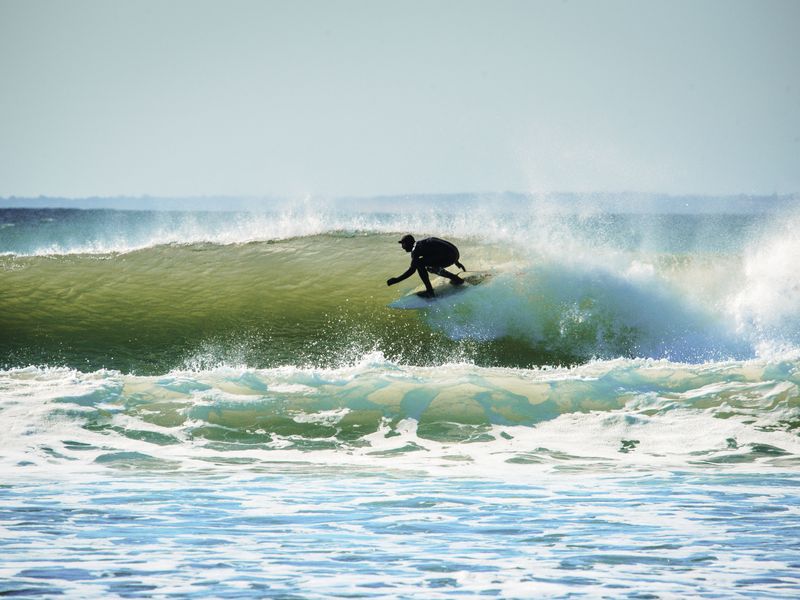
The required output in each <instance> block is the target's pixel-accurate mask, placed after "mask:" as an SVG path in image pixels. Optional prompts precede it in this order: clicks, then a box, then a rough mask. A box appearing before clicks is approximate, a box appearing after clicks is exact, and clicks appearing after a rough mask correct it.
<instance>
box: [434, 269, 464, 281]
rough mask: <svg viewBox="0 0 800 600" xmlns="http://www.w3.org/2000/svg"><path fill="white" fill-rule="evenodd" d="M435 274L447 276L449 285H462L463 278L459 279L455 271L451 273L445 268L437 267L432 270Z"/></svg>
mask: <svg viewBox="0 0 800 600" xmlns="http://www.w3.org/2000/svg"><path fill="white" fill-rule="evenodd" d="M434 273H436V274H437V275H441V276H442V277H447V278H448V279H449V280H450V285H463V284H464V280H463V279H461V277H459V276H458V275H456V274H455V273H451V272H450V271H446V270H445V269H443V268H441V267H439V268H438V269H437V270H436V271H434Z"/></svg>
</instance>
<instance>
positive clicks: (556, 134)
mask: <svg viewBox="0 0 800 600" xmlns="http://www.w3.org/2000/svg"><path fill="white" fill-rule="evenodd" d="M798 24H800V2H799V1H797V0H787V1H779V0H756V1H742V0H689V1H682V0H668V1H656V0H625V1H621V0H604V1H602V2H599V1H594V0H563V1H562V0H558V1H549V0H548V1H535V0H528V1H509V0H493V1H491V2H489V1H483V0H482V1H470V0H458V1H449V0H431V1H428V0H426V1H388V0H387V1H382V0H364V1H361V0H339V1H336V0H315V1H312V0H292V1H282V0H281V1H272V0H261V1H251V0H225V1H222V0H219V1H216V0H215V1H211V0H170V1H161V0H137V1H132V0H131V1H122V0H71V1H69V2H66V1H65V2H53V1H49V0H48V1H42V0H0V197H10V196H17V197H20V196H28V197H34V196H39V195H45V196H61V197H88V196H117V195H129V196H136V195H155V196H170V197H180V196H212V195H234V196H235V195H242V196H282V197H301V196H302V197H309V196H311V197H313V196H324V197H337V196H370V195H383V194H416V193H452V192H500V191H506V190H508V191H515V192H523V193H548V192H579V193H584V192H623V191H634V192H645V193H664V194H774V193H777V194H792V193H798V192H800V68H798V65H800V35H798V34H797V31H798Z"/></svg>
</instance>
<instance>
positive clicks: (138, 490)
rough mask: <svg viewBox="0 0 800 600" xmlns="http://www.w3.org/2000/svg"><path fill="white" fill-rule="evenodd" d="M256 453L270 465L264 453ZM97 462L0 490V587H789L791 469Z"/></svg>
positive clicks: (797, 575) (658, 592)
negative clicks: (158, 468) (453, 472)
mask: <svg viewBox="0 0 800 600" xmlns="http://www.w3.org/2000/svg"><path fill="white" fill-rule="evenodd" d="M265 470H266V466H265ZM269 470H271V471H272V472H271V473H263V474H256V473H250V474H249V475H244V476H243V475H241V474H240V475H233V476H231V477H226V476H224V475H220V474H214V475H206V476H203V475H193V476H175V477H164V476H157V475H149V476H148V475H144V476H130V475H125V474H120V475H118V476H109V475H104V476H100V477H98V478H96V479H92V480H89V479H86V480H82V481H58V480H56V481H19V482H15V483H13V484H12V485H6V486H4V487H3V489H2V491H1V492H0V515H1V517H2V519H1V520H0V523H2V541H0V550H1V551H2V554H3V557H4V559H3V562H2V566H0V581H2V583H0V591H1V592H2V593H3V594H4V595H34V594H35V595H40V594H44V595H55V594H60V593H64V594H68V595H70V596H71V597H101V596H107V595H115V596H120V597H143V596H163V597H209V596H214V597H294V596H295V595H296V596H297V597H332V596H340V597H351V596H354V595H355V596H369V597H389V598H391V597H419V598H438V597H452V596H454V595H455V596H471V595H473V594H477V593H490V594H497V595H501V596H504V597H522V596H560V597H566V596H581V595H587V596H594V597H609V598H616V597H638V598H641V597H679V596H684V597H685V596H695V597H717V598H730V597H740V596H741V597H759V598H765V597H771V598H787V597H790V596H794V595H797V594H798V593H800V559H798V556H800V476H798V475H797V474H794V473H775V474H772V475H769V476H765V475H760V474H738V475H737V474H725V473H702V472H699V473H691V472H682V473H670V474H666V473H649V474H645V475H641V474H639V475H627V476H615V475H608V476H596V475H587V474H560V475H554V474H544V473H541V472H538V473H537V472H531V473H530V474H527V475H526V474H524V473H520V478H519V479H520V480H519V481H517V482H515V483H510V482H507V481H493V480H491V479H485V478H481V479H470V478H467V479H460V478H435V477H429V476H414V475H408V474H401V473H397V474H394V475H388V476H387V475H386V474H377V473H365V472H361V473H348V472H340V473H336V474H332V473H325V472H314V470H313V469H312V470H310V469H308V468H307V467H306V468H304V467H302V466H299V465H295V466H292V465H283V466H281V465H273V466H271V467H270V468H269Z"/></svg>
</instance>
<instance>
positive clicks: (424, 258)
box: [389, 237, 465, 296]
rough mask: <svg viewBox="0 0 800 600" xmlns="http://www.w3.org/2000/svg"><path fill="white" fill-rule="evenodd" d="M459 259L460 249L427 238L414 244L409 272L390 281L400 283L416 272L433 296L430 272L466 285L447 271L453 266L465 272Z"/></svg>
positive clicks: (445, 241)
mask: <svg viewBox="0 0 800 600" xmlns="http://www.w3.org/2000/svg"><path fill="white" fill-rule="evenodd" d="M459 258H460V255H459V253H458V248H456V247H455V246H454V245H453V244H451V243H450V242H448V241H447V240H440V239H439V238H435V237H429V238H425V239H424V240H419V241H418V242H416V243H415V244H414V248H413V249H412V250H411V266H410V267H408V270H407V271H406V272H405V273H403V274H402V275H400V276H399V277H396V278H394V279H393V280H392V279H390V280H389V281H391V282H392V283H398V282H400V281H403V280H404V279H407V278H408V277H411V275H412V274H413V273H414V271H416V272H417V273H419V277H420V279H422V283H424V284H425V289H426V290H427V291H428V294H429V295H431V296H432V295H433V286H431V280H430V278H429V277H428V273H429V272H430V273H436V274H437V275H441V276H442V277H447V278H448V279H449V280H450V282H451V283H453V284H455V285H460V284H462V283H464V280H463V279H461V278H460V277H459V276H458V275H456V274H454V273H450V272H449V271H445V267H449V266H450V265H453V264H454V265H456V266H457V267H458V268H459V269H461V270H462V271H463V270H465V269H464V265H462V264H461V263H460V262H458V259H459ZM390 285H391V284H390Z"/></svg>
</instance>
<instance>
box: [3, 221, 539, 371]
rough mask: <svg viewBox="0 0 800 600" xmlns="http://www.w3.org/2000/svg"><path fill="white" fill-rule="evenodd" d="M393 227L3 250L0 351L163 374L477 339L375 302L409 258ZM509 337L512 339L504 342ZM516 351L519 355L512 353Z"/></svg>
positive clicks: (489, 357)
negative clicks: (135, 247)
mask: <svg viewBox="0 0 800 600" xmlns="http://www.w3.org/2000/svg"><path fill="white" fill-rule="evenodd" d="M395 238H396V236H387V235H358V236H346V235H341V236H337V235H321V236H312V237H304V238H295V239H291V240H285V241H280V242H256V243H250V244H243V245H225V246H220V245H211V244H208V245H185V246H182V245H170V246H157V247H153V248H147V249H143V250H139V251H135V252H131V253H127V254H111V255H99V256H98V255H61V256H53V257H50V256H46V257H8V256H7V257H3V258H2V270H0V355H2V356H4V357H6V361H7V365H9V366H24V365H27V364H50V365H54V364H61V365H65V366H72V367H76V368H80V369H82V370H94V369H97V368H101V367H105V368H113V369H119V370H122V371H125V372H128V371H133V372H140V373H163V372H165V371H168V370H170V369H173V368H177V367H181V366H186V365H187V363H193V364H198V363H199V366H210V364H205V363H211V364H216V363H219V362H227V363H236V364H245V363H246V364H248V365H250V366H253V367H269V366H276V365H282V364H317V365H320V364H322V365H325V364H327V365H331V364H341V363H342V362H346V361H347V360H348V359H349V358H350V357H353V358H357V357H360V356H361V355H362V354H363V353H364V352H365V351H369V350H371V349H374V348H376V347H379V348H380V349H381V350H382V351H383V352H385V353H386V354H387V355H388V356H391V357H393V358H396V359H397V360H400V361H403V362H408V363H411V364H425V363H435V362H441V361H442V360H447V359H451V358H454V357H458V356H461V355H462V354H463V353H464V352H467V353H470V352H471V353H472V354H471V356H476V357H477V358H478V359H479V360H481V361H484V362H495V361H501V362H504V361H512V362H513V361H515V360H517V361H521V362H524V361H529V360H530V357H531V355H532V352H531V351H530V350H527V351H526V350H525V348H524V345H520V347H521V348H522V349H523V353H522V354H521V355H518V356H517V354H516V350H515V349H514V348H504V347H502V346H503V345H502V344H492V343H489V344H485V345H483V346H482V347H481V348H476V347H475V345H474V344H470V343H469V342H465V341H453V340H452V339H450V338H449V337H448V336H447V335H445V333H443V332H435V331H433V330H432V329H431V328H430V327H428V326H427V325H426V324H425V322H424V320H423V319H421V318H420V315H419V314H416V313H412V312H407V311H393V310H390V309H388V308H387V307H386V305H387V304H388V303H389V302H391V301H392V300H393V299H395V298H397V296H398V295H399V294H402V293H403V292H404V291H406V290H408V289H409V288H411V287H413V286H414V285H417V283H419V282H418V281H417V278H416V276H414V278H413V279H409V280H407V281H406V282H403V284H401V285H399V286H396V287H392V288H388V287H387V286H386V279H387V278H388V277H391V276H394V275H397V274H399V273H401V272H402V271H403V270H405V269H406V268H407V266H408V255H407V254H405V253H404V252H402V251H401V250H400V249H399V248H398V246H397V244H396V239H395ZM511 345H512V346H515V344H511ZM514 356H517V358H516V359H515V358H514Z"/></svg>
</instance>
